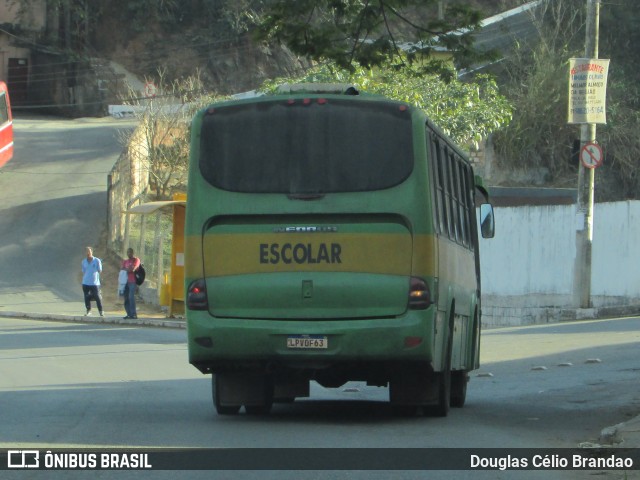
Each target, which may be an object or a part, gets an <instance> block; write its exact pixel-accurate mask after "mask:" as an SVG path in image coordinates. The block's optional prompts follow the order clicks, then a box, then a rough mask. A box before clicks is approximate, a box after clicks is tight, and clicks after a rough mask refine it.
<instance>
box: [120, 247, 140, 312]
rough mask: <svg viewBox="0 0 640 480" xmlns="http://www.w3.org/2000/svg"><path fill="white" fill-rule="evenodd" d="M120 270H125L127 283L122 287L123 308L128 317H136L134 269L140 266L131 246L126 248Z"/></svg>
mask: <svg viewBox="0 0 640 480" xmlns="http://www.w3.org/2000/svg"><path fill="white" fill-rule="evenodd" d="M121 268H122V270H125V271H126V272H127V285H126V286H125V287H124V309H125V311H126V312H127V316H126V317H123V318H124V319H125V320H126V319H128V318H138V313H137V312H136V295H135V294H136V286H137V285H136V275H135V273H134V272H135V271H136V270H137V269H138V268H140V259H139V258H138V257H136V256H134V255H133V248H129V249H128V250H127V258H126V259H125V260H123V261H122V267H121Z"/></svg>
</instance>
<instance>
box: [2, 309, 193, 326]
mask: <svg viewBox="0 0 640 480" xmlns="http://www.w3.org/2000/svg"><path fill="white" fill-rule="evenodd" d="M0 317H9V318H28V319H32V320H50V321H54V322H76V323H98V324H99V323H102V324H112V325H132V326H146V327H167V328H186V327H187V323H186V321H185V320H184V319H179V318H166V317H164V316H160V315H153V314H149V313H138V318H135V319H134V318H131V319H124V318H123V317H122V315H116V314H111V313H109V312H105V316H104V317H101V316H100V315H99V314H98V312H97V311H94V312H92V314H91V315H89V316H87V315H70V314H65V313H36V312H13V311H6V310H0Z"/></svg>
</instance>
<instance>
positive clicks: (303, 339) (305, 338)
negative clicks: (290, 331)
mask: <svg viewBox="0 0 640 480" xmlns="http://www.w3.org/2000/svg"><path fill="white" fill-rule="evenodd" d="M328 347H329V340H328V339H327V337H326V336H324V335H289V336H288V337H287V348H304V349H313V348H328Z"/></svg>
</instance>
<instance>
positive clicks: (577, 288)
mask: <svg viewBox="0 0 640 480" xmlns="http://www.w3.org/2000/svg"><path fill="white" fill-rule="evenodd" d="M599 23H600V0H587V20H586V35H585V49H584V50H585V58H573V59H571V61H570V65H569V106H568V123H573V124H580V125H581V127H580V143H581V145H582V148H581V149H580V159H581V162H580V165H579V170H578V213H579V214H581V215H583V223H582V226H581V227H579V228H578V230H577V231H576V260H575V268H574V297H575V300H574V301H575V303H576V304H578V306H579V307H580V308H589V307H591V250H592V248H591V247H592V243H593V204H594V190H595V169H596V167H598V166H600V165H601V164H602V160H603V155H602V149H601V148H600V146H599V145H598V144H597V143H596V124H597V123H606V87H607V73H608V70H609V60H601V59H598V39H599ZM586 177H588V179H587V178H586Z"/></svg>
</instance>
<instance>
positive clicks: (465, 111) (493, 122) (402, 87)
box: [261, 64, 512, 148]
mask: <svg viewBox="0 0 640 480" xmlns="http://www.w3.org/2000/svg"><path fill="white" fill-rule="evenodd" d="M285 82H289V83H301V82H320V83H322V82H339V83H353V84H355V85H357V86H359V87H360V88H361V89H363V90H365V91H367V92H368V93H376V94H380V95H384V96H385V97H388V98H392V99H394V100H400V101H404V102H407V103H411V104H413V105H416V106H417V107H419V108H421V109H423V110H424V111H425V112H426V113H427V115H428V116H429V117H430V118H431V119H432V120H433V122H434V123H435V124H437V125H438V126H439V127H440V128H441V129H442V130H443V131H444V132H445V133H447V134H448V135H449V136H451V137H452V139H453V140H454V141H456V142H457V143H458V144H460V145H461V146H462V147H463V148H464V147H466V148H469V147H477V146H478V144H479V143H480V142H481V141H482V140H483V139H485V138H487V136H488V135H489V134H490V133H491V132H493V131H495V130H497V129H499V128H501V127H503V126H505V125H507V124H508V123H509V121H510V120H511V111H512V107H511V104H510V103H509V102H508V101H507V99H506V98H505V97H504V96H502V95H501V94H500V93H499V91H498V86H497V84H496V82H495V80H494V79H493V78H491V77H489V76H487V75H482V76H479V77H477V78H476V81H475V82H474V83H465V82H460V81H458V80H455V79H454V80H451V81H449V82H444V81H443V80H442V79H441V78H440V77H439V76H437V75H416V74H415V71H411V70H410V69H404V70H397V69H395V68H393V67H392V66H386V67H384V66H383V67H380V68H377V69H375V70H367V69H366V68H364V67H361V66H357V65H353V66H352V67H351V68H349V69H344V68H341V67H338V66H337V65H335V64H323V65H318V66H316V67H314V68H312V69H311V70H309V71H308V72H307V73H306V74H305V75H303V76H301V77H297V78H279V79H276V80H270V81H267V82H265V83H264V84H263V86H262V87H261V89H262V90H263V91H265V92H273V91H275V89H276V87H277V86H278V85H280V84H282V83H285Z"/></svg>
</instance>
